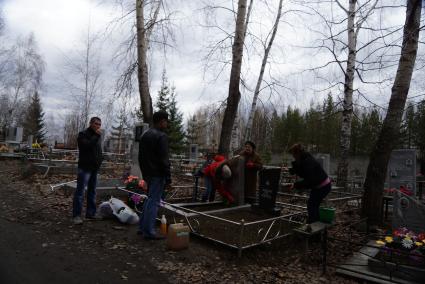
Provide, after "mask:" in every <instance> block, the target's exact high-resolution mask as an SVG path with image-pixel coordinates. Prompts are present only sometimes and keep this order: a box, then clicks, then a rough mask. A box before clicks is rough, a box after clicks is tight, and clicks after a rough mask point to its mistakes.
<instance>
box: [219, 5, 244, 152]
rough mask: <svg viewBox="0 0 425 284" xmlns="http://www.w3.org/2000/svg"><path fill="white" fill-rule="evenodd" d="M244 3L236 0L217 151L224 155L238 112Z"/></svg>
mask: <svg viewBox="0 0 425 284" xmlns="http://www.w3.org/2000/svg"><path fill="white" fill-rule="evenodd" d="M246 4H247V0H239V1H238V10H237V15H236V28H235V39H234V42H233V46H232V68H231V71H230V82H229V94H228V97H227V103H226V109H225V111H224V118H223V124H222V128H221V134H220V144H219V146H218V151H219V152H220V153H223V154H226V155H228V154H229V152H230V140H231V136H232V128H233V124H234V121H235V117H236V114H237V112H238V105H239V101H240V98H241V93H240V90H239V83H240V75H241V74H240V73H241V67H242V55H243V47H244V46H243V45H244V39H245V32H246V23H245V19H246V10H247V9H246V8H247V5H246Z"/></svg>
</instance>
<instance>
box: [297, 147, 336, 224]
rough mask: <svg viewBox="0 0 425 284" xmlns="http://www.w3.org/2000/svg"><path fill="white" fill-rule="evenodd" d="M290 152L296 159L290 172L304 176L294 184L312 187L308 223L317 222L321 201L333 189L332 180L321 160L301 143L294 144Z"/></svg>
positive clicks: (298, 186) (308, 202)
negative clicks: (307, 150)
mask: <svg viewBox="0 0 425 284" xmlns="http://www.w3.org/2000/svg"><path fill="white" fill-rule="evenodd" d="M289 153H291V154H292V156H293V157H294V159H295V161H293V162H292V168H291V169H290V170H289V172H290V173H291V174H296V175H297V176H299V177H300V178H302V180H300V181H298V182H296V183H295V184H294V187H295V188H309V189H311V191H310V196H309V198H308V201H307V211H308V218H307V224H311V223H314V222H317V221H319V210H320V208H319V207H320V203H321V202H322V200H323V199H324V198H325V197H326V195H328V193H329V192H330V191H331V180H330V179H329V177H328V174H327V173H326V172H325V171H324V170H323V168H322V166H321V165H320V164H319V162H317V161H316V159H314V157H313V156H312V155H311V154H310V153H308V152H306V151H305V150H304V147H303V146H302V145H301V144H294V145H293V146H292V147H291V148H290V149H289Z"/></svg>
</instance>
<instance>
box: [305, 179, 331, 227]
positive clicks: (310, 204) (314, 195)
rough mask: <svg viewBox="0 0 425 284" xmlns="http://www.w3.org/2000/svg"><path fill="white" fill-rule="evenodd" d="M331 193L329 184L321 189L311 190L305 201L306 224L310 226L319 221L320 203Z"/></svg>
mask: <svg viewBox="0 0 425 284" xmlns="http://www.w3.org/2000/svg"><path fill="white" fill-rule="evenodd" d="M330 191H331V184H330V183H329V184H328V185H325V186H323V187H321V188H312V189H311V192H310V197H309V198H308V201H307V211H308V218H307V224H311V223H314V222H317V221H319V220H320V203H321V202H322V200H323V199H324V198H325V197H326V195H328V193H329V192H330Z"/></svg>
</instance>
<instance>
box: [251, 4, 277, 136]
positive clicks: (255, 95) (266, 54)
mask: <svg viewBox="0 0 425 284" xmlns="http://www.w3.org/2000/svg"><path fill="white" fill-rule="evenodd" d="M282 3H283V0H280V1H279V8H278V11H277V16H276V21H275V23H274V25H273V32H272V36H271V38H270V41H269V43H268V45H267V48H266V49H265V51H264V56H263V61H262V63H261V69H260V74H259V76H258V80H257V85H256V86H255V90H254V97H253V99H252V104H251V110H250V112H249V117H248V122H247V124H246V130H245V141H247V140H250V139H251V134H252V133H251V132H252V123H253V120H254V113H255V109H256V107H257V100H258V95H259V93H260V88H261V83H262V81H263V76H264V69H265V68H266V64H267V59H268V57H269V53H270V50H271V48H272V45H273V41H274V38H275V37H276V33H277V28H278V27H279V21H280V17H281V15H282Z"/></svg>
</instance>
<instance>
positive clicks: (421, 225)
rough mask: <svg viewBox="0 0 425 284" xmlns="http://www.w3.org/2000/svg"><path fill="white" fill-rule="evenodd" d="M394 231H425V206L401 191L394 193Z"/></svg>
mask: <svg viewBox="0 0 425 284" xmlns="http://www.w3.org/2000/svg"><path fill="white" fill-rule="evenodd" d="M393 206H394V207H393V224H392V225H393V229H397V228H400V227H406V228H408V229H409V230H412V231H414V232H416V233H420V232H424V231H425V206H424V205H423V204H421V202H420V201H419V200H418V199H417V198H415V197H413V196H409V195H406V194H404V193H402V192H400V191H399V190H397V191H396V192H395V193H394V205H393Z"/></svg>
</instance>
